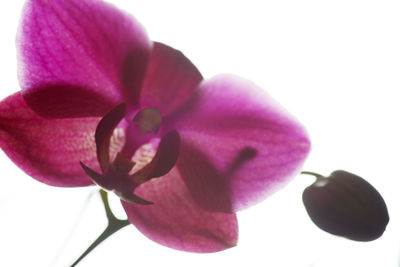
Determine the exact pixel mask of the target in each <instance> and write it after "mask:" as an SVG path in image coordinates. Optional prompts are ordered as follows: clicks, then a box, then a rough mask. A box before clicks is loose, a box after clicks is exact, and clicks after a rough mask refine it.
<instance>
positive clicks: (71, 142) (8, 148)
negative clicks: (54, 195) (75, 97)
mask: <svg viewBox="0 0 400 267" xmlns="http://www.w3.org/2000/svg"><path fill="white" fill-rule="evenodd" d="M98 121H99V119H98V118H85V119H43V118H41V117H39V116H38V115H36V113H34V112H33V111H32V110H31V109H30V108H29V107H28V106H27V105H26V103H25V102H24V100H23V98H22V96H21V94H20V93H16V94H13V95H11V96H9V97H8V98H6V99H5V100H3V101H2V102H0V147H1V148H2V149H3V150H4V152H5V153H6V154H7V155H8V156H9V157H10V159H11V160H12V161H14V162H15V164H17V165H18V166H19V167H20V168H21V169H22V170H24V171H25V172H26V173H27V174H28V175H30V176H32V177H33V178H35V179H36V180H38V181H41V182H43V183H46V184H49V185H54V186H68V187H69V186H86V185H90V184H93V183H92V181H91V180H90V178H89V177H88V176H87V175H86V173H85V172H84V171H83V170H82V168H81V166H80V165H79V161H80V160H82V161H84V162H85V163H88V164H90V165H92V166H96V167H97V168H98V163H97V160H96V147H95V143H94V130H95V128H96V125H97V123H98Z"/></svg>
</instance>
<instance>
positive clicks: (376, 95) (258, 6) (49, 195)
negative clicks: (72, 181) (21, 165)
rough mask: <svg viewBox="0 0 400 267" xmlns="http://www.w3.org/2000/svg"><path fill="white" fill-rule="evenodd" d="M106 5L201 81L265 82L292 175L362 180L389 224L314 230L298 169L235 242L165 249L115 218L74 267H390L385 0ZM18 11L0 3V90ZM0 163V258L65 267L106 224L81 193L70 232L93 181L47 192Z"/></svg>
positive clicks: (393, 240)
mask: <svg viewBox="0 0 400 267" xmlns="http://www.w3.org/2000/svg"><path fill="white" fill-rule="evenodd" d="M110 1H111V0H110ZM112 2H113V3H114V4H116V5H118V6H119V7H121V8H122V9H125V10H126V11H128V12H129V13H132V14H133V15H135V16H136V17H137V18H138V19H139V20H140V21H141V22H142V23H143V24H144V25H145V27H146V28H147V30H148V32H149V35H150V37H151V38H152V39H153V40H156V41H162V42H164V43H167V44H169V45H171V46H173V47H175V48H177V49H179V50H181V51H182V52H184V53H185V54H186V55H187V56H188V57H189V58H190V59H191V60H192V61H193V62H194V63H195V64H196V65H197V66H198V68H199V69H200V71H201V72H202V73H203V74H204V76H205V77H206V78H207V77H211V76H213V75H215V74H218V73H221V72H228V73H235V74H238V75H240V76H243V77H246V78H248V79H251V80H253V81H255V82H256V83H257V84H259V85H260V86H261V87H263V88H265V89H266V90H268V92H269V93H270V94H271V95H272V96H274V97H275V98H276V99H278V101H279V102H281V103H282V104H283V105H284V106H285V107H286V108H287V109H288V110H289V111H291V112H292V113H293V114H295V115H296V116H297V117H298V118H299V119H300V120H301V121H302V123H304V125H305V126H306V127H307V129H308V131H309V133H310V135H311V138H312V143H313V149H312V152H311V154H310V156H309V158H308V160H307V162H306V164H305V166H304V169H306V170H309V171H315V172H320V173H321V174H326V175H328V174H329V173H330V172H331V171H333V170H335V169H345V170H348V171H351V172H354V173H356V174H358V175H360V176H362V177H364V178H365V179H367V180H368V181H369V182H370V183H372V184H373V185H374V186H375V187H376V188H377V189H378V190H379V191H380V192H381V194H382V195H383V196H384V198H385V199H386V202H387V205H388V209H389V213H390V217H391V221H390V223H389V225H388V227H387V231H386V232H385V234H384V235H383V237H382V238H381V239H379V240H377V241H374V242H369V243H359V242H353V241H348V240H345V239H341V238H336V237H334V236H331V235H329V234H327V233H324V232H322V231H321V230H319V229H318V228H317V227H315V226H314V225H313V224H312V223H311V221H310V220H309V218H308V217H307V215H306V212H305V210H304V208H303V205H302V202H301V193H302V190H303V189H304V188H305V187H306V186H307V185H309V184H310V183H311V182H312V181H313V180H312V178H310V177H306V176H299V177H296V178H295V179H294V181H293V182H292V183H291V184H290V185H288V186H287V187H286V188H284V189H283V190H282V191H280V192H278V193H276V194H275V195H274V196H272V197H271V198H269V199H267V200H266V201H265V202H263V203H262V204H259V205H257V206H254V207H252V208H250V209H249V210H246V211H243V212H240V213H239V214H238V218H239V224H240V239H239V244H238V246H237V247H235V248H232V249H229V250H227V251H223V252H219V253H214V254H192V253H185V252H180V251H175V250H172V249H169V248H165V247H162V246H160V245H158V244H156V243H154V242H152V241H150V240H148V239H146V238H145V237H143V236H142V235H141V234H140V233H139V232H138V231H137V230H136V229H135V228H134V227H133V226H128V227H126V228H125V229H123V230H121V231H120V232H119V233H117V234H115V235H114V236H113V237H111V238H110V239H108V240H107V241H105V242H104V243H103V244H102V245H100V247H98V248H97V249H96V250H95V251H94V252H92V253H91V254H90V255H89V256H88V257H87V258H86V259H85V260H84V261H82V264H81V265H80V266H99V267H101V266H135V267H136V266H141V267H144V266H202V267H204V266H273V267H291V266H296V267H300V266H322V267H330V266H332V267H333V266H335V267H336V266H342V267H350V266H351V267H356V266H366V267H367V266H371V267H376V266H384V267H392V266H399V257H400V209H399V205H400V194H399V190H400V188H399V183H398V180H399V179H400V172H399V166H400V152H399V151H400V141H399V137H400V126H399V122H400V120H399V115H400V105H399V102H400V98H399V94H398V91H399V88H400V79H399V73H400V37H399V30H400V15H399V14H400V4H399V2H398V1H384V0H380V1H368V0H363V1H356V0H337V1H324V0H315V1H310V0H292V1H290V0H279V1H267V0H264V1H244V0H242V1H234V0H230V1H223V0H213V1H211V0H210V1H205V0H203V1H194V0H192V1H187V0H186V1H183V0H182V1H171V0H168V1H167V0H160V1H156V0H141V1H139V0H136V1H133V0H130V1H128V0H125V1H123V0H119V1H117V0H112ZM22 5H23V1H22V0H13V1H12V2H11V1H1V2H0V33H1V42H0V78H1V80H0V81H1V83H0V84H1V85H0V87H1V89H0V97H1V98H4V97H6V96H7V95H9V94H11V93H13V92H16V91H18V90H19V86H18V81H17V77H16V57H15V46H14V39H15V32H16V29H17V25H18V20H19V17H20V11H21V8H22ZM0 170H1V178H0V188H1V191H0V266H7V267H8V266H18V267H19V266H40V267H42V266H68V264H71V263H72V262H73V260H74V259H75V258H76V257H77V256H78V255H79V254H80V253H81V252H82V251H83V250H84V249H85V248H86V247H87V246H88V245H89V244H90V243H91V242H92V241H93V240H94V238H95V237H96V236H97V235H98V234H99V233H100V232H101V231H102V230H103V228H104V227H105V224H106V221H105V217H104V214H103V210H102V205H101V202H100V199H99V198H98V196H97V194H94V195H93V197H92V198H91V200H90V202H89V204H88V206H87V208H86V210H85V211H84V212H83V214H84V215H83V216H82V217H80V223H79V224H78V226H77V227H76V228H74V224H75V223H76V221H77V218H78V217H79V216H80V215H79V214H80V212H81V210H82V208H83V206H84V203H85V201H86V199H87V197H88V195H89V193H90V192H93V191H94V187H90V188H79V189H63V188H54V187H50V186H46V185H44V184H41V183H39V182H37V181H35V180H34V179H32V178H30V177H28V176H27V175H26V174H24V173H23V172H22V171H21V170H19V169H18V168H17V167H16V166H14V164H13V163H12V162H11V161H10V160H9V159H8V158H7V157H6V156H5V155H4V153H3V152H0ZM114 200H115V199H114ZM118 208H119V207H118V201H116V200H115V207H114V209H118ZM120 214H121V216H123V212H120ZM72 229H75V231H73V232H72ZM71 233H72V235H71Z"/></svg>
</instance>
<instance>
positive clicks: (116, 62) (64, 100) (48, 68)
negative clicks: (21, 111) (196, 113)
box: [17, 0, 151, 118]
mask: <svg viewBox="0 0 400 267" xmlns="http://www.w3.org/2000/svg"><path fill="white" fill-rule="evenodd" d="M17 48H18V55H19V78H20V83H21V87H22V92H23V96H24V98H25V101H27V103H28V105H29V106H30V107H31V108H32V109H34V110H35V112H36V113H38V114H39V115H41V116H42V117H50V118H68V117H85V116H101V115H104V114H105V113H106V112H107V111H108V110H110V109H112V108H113V107H114V106H115V105H117V104H118V103H120V102H122V99H126V100H127V101H128V102H129V103H130V104H131V105H138V101H139V96H138V94H139V93H140V87H141V83H142V80H143V77H144V72H145V69H146V63H147V60H148V57H149V54H150V51H151V42H150V41H149V40H148V39H147V35H146V32H145V30H144V29H143V27H142V26H141V25H140V24H139V23H138V22H137V21H136V20H135V19H134V18H133V17H132V16H130V15H128V14H126V13H124V12H123V11H120V10H118V9H117V8H116V7H114V6H113V5H111V4H108V3H105V2H103V1H96V0H86V1H81V0H69V1H65V0H52V1H47V0H28V1H27V2H26V4H25V7H24V9H23V15H22V22H21V25H20V30H19V32H18V37H17Z"/></svg>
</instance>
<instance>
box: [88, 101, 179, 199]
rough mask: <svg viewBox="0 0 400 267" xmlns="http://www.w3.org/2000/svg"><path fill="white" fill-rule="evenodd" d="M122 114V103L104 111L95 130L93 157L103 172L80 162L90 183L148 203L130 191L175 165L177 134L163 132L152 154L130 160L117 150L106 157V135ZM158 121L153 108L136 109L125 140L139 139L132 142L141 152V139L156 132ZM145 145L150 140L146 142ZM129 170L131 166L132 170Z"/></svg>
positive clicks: (123, 108) (124, 106)
mask: <svg viewBox="0 0 400 267" xmlns="http://www.w3.org/2000/svg"><path fill="white" fill-rule="evenodd" d="M125 114H126V105H125V104H120V105H118V106H117V107H115V108H114V109H113V110H111V111H110V112H109V113H107V114H106V115H105V116H104V117H103V118H102V119H101V120H100V122H99V124H98V125H97V128H96V133H95V140H96V149H97V159H98V161H99V164H100V168H101V170H102V172H103V173H102V174H99V173H97V172H95V171H94V170H92V169H90V168H89V167H87V166H86V165H85V164H83V163H82V162H81V166H82V168H83V170H84V171H85V172H86V174H87V175H88V176H89V177H90V178H91V179H92V181H93V182H94V183H96V184H98V185H99V186H101V187H102V188H104V189H106V190H109V191H113V192H114V193H115V194H117V195H118V196H119V197H120V198H121V199H122V200H124V201H128V202H131V203H134V204H142V205H148V204H152V202H150V201H147V200H145V199H143V198H141V197H139V196H137V195H135V194H134V191H135V189H136V188H137V187H138V186H139V185H141V184H143V183H145V182H147V181H149V180H151V179H154V178H158V177H161V176H163V175H165V174H167V173H168V172H169V171H170V170H171V169H172V168H173V167H174V166H175V163H176V161H177V159H178V156H179V148H180V136H179V134H178V132H177V131H170V132H168V133H166V134H165V135H164V136H163V137H162V138H161V140H160V142H159V144H158V147H157V151H156V152H155V154H154V151H153V153H147V154H146V155H142V156H141V157H137V156H135V157H134V158H133V159H134V161H133V160H132V158H130V157H127V156H124V154H123V153H122V152H118V153H117V154H116V156H115V158H114V160H113V161H110V151H109V150H110V138H111V136H112V134H113V131H114V129H115V128H116V127H117V126H118V124H119V123H120V122H121V121H122V119H123V118H124V117H125ZM161 122H162V116H161V113H160V111H159V110H158V109H157V108H146V109H143V110H140V111H139V112H138V113H137V114H136V116H135V117H134V118H133V120H132V121H131V122H129V124H130V125H128V128H129V129H130V130H131V131H130V133H129V135H127V137H126V138H127V140H126V141H125V142H126V144H127V143H129V142H130V141H132V140H128V139H135V142H136V143H137V142H139V143H140V144H136V145H139V146H137V147H138V148H140V149H139V151H138V152H140V153H142V152H145V150H143V151H142V149H143V148H145V147H146V145H145V144H144V143H145V142H146V141H148V140H149V139H151V138H149V137H146V136H147V135H155V134H157V132H158V130H159V129H160V126H161ZM135 142H134V143H135ZM149 145H151V144H148V145H147V146H149ZM148 152H149V151H148ZM138 159H140V160H138ZM131 170H134V172H133V173H132V174H131V173H130V172H131Z"/></svg>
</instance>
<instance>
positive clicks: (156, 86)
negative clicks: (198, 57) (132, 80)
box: [140, 43, 203, 115]
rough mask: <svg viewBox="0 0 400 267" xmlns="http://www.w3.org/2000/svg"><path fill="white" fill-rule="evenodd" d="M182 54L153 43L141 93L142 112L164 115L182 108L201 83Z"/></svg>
mask: <svg viewBox="0 0 400 267" xmlns="http://www.w3.org/2000/svg"><path fill="white" fill-rule="evenodd" d="M202 79H203V78H202V76H201V74H200V72H199V71H198V70H197V68H196V67H195V66H194V65H193V64H192V63H191V62H190V61H189V59H187V58H186V57H185V56H184V55H183V54H182V53H181V52H180V51H178V50H175V49H173V48H171V47H169V46H167V45H165V44H162V43H154V46H153V51H152V53H151V58H150V61H149V65H148V69H147V72H146V76H145V79H144V82H143V88H142V92H141V99H140V101H141V106H142V108H147V107H156V108H158V109H159V110H160V112H161V113H162V114H163V115H165V114H168V113H169V112H171V111H172V110H174V109H175V108H176V107H177V106H179V105H180V104H182V103H183V102H184V101H185V100H186V99H187V98H188V97H189V96H190V95H191V94H192V92H193V91H194V89H196V88H197V86H198V85H199V83H200V82H201V80H202Z"/></svg>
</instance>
